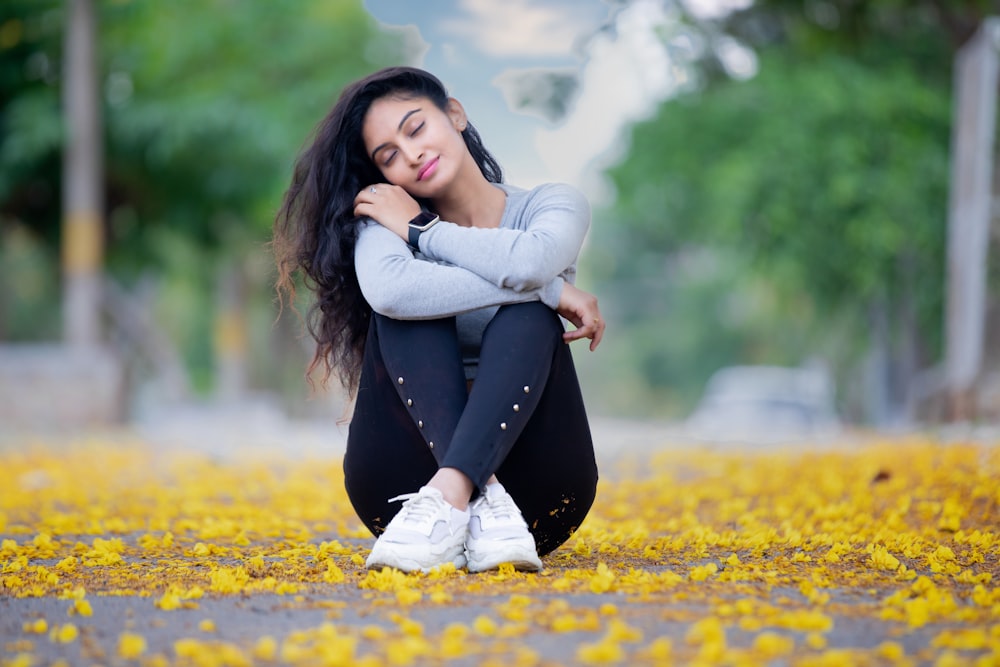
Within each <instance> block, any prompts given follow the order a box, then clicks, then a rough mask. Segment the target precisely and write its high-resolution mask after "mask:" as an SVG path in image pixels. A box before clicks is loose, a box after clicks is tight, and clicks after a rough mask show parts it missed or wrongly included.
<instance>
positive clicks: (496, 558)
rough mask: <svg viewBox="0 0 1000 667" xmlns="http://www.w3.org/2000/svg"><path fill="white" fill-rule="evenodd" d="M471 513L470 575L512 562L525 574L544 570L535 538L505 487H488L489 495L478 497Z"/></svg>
mask: <svg viewBox="0 0 1000 667" xmlns="http://www.w3.org/2000/svg"><path fill="white" fill-rule="evenodd" d="M469 512H470V513H471V514H472V516H471V518H470V519H469V537H468V539H467V540H466V541H465V551H466V554H467V558H468V562H469V572H484V571H486V570H493V569H496V568H497V567H499V566H500V564H501V563H510V564H512V565H513V566H514V568H515V569H517V570H522V571H525V572H538V571H539V570H541V569H542V561H541V559H539V558H538V551H537V550H536V548H535V538H534V537H532V535H531V533H530V532H529V531H528V524H527V523H525V521H524V517H523V516H521V510H519V509H518V508H517V505H516V504H515V503H514V499H513V498H511V497H510V494H508V493H507V490H506V489H504V488H503V485H502V484H500V483H499V482H495V483H493V484H488V485H487V486H486V492H485V493H484V494H482V495H481V496H479V497H478V498H476V500H475V502H474V503H472V505H471V506H470V507H469Z"/></svg>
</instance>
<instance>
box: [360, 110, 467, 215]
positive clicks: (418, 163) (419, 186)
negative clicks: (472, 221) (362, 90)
mask: <svg viewBox="0 0 1000 667" xmlns="http://www.w3.org/2000/svg"><path fill="white" fill-rule="evenodd" d="M465 123H466V118H465V111H464V110H463V109H462V106H461V105H460V104H459V103H458V101H456V100H454V99H452V100H449V102H448V107H447V109H446V110H445V111H442V110H441V109H439V108H438V107H437V106H436V105H435V104H434V103H433V102H432V101H431V100H429V99H428V98H426V97H414V98H409V99H407V98H402V97H393V96H389V97H383V98H380V99H378V100H375V101H374V102H373V103H372V105H371V106H370V107H369V108H368V113H366V114H365V120H364V125H363V127H362V136H363V138H364V143H365V150H366V151H367V152H368V156H369V157H370V158H371V159H372V161H373V162H374V164H375V166H376V167H378V168H379V169H380V170H381V172H382V175H383V176H384V177H385V179H386V181H388V182H389V183H392V184H393V185H398V186H400V187H402V188H403V189H404V190H406V191H407V192H409V193H410V194H411V195H413V196H414V197H426V198H429V199H433V198H434V196H435V195H437V194H440V193H441V192H442V190H443V189H444V188H445V187H447V186H448V185H449V184H450V183H451V182H452V181H453V180H454V179H455V176H456V175H457V174H458V173H459V172H460V170H461V169H462V168H464V167H465V166H466V165H467V164H468V163H469V162H471V155H469V150H468V148H466V145H465V141H464V140H463V139H462V134H461V131H462V130H463V129H465ZM474 164H475V163H474V162H473V165H474Z"/></svg>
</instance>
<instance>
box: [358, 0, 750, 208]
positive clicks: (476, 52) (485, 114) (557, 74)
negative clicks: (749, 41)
mask: <svg viewBox="0 0 1000 667" xmlns="http://www.w3.org/2000/svg"><path fill="white" fill-rule="evenodd" d="M685 2H686V4H687V5H688V7H689V9H690V10H691V11H692V12H693V13H694V14H696V15H698V16H701V17H712V16H718V15H720V14H722V13H724V12H726V11H728V10H730V9H734V8H737V7H742V6H745V5H746V4H747V3H748V2H749V0H685ZM365 7H366V9H367V10H368V12H369V13H371V14H372V16H373V17H374V18H375V19H376V20H377V21H378V22H379V23H380V24H381V26H382V27H383V29H385V30H389V31H395V32H398V33H399V35H400V38H401V39H404V40H406V43H407V44H408V45H409V49H410V51H411V52H412V54H413V56H412V59H411V62H410V63H408V64H411V65H415V66H418V67H422V68H424V69H427V70H428V71H430V72H432V73H434V74H435V75H437V76H438V77H439V78H440V79H441V80H442V81H443V82H444V84H445V86H446V87H447V88H448V91H449V93H450V94H451V95H452V96H453V97H455V98H457V99H458V100H459V101H460V102H462V104H463V105H464V106H465V108H466V111H467V113H468V115H469V119H470V121H471V122H472V123H473V124H474V125H475V126H476V128H477V129H478V130H479V132H480V134H481V135H482V136H483V140H484V142H485V143H486V146H487V148H489V149H490V151H491V152H493V154H494V155H495V156H496V157H497V159H498V160H499V161H500V164H501V165H502V166H503V168H504V171H505V176H506V179H505V180H507V181H508V182H510V183H513V184H515V185H521V186H524V187H531V186H533V185H536V184H538V183H542V182H546V181H563V182H568V183H572V184H574V185H576V186H578V187H581V188H583V189H585V190H586V191H587V192H588V195H590V196H591V198H592V199H596V200H600V199H602V198H604V197H607V196H610V193H608V192H606V188H605V185H604V183H603V180H602V179H601V178H600V176H599V175H600V170H601V168H602V167H603V166H606V165H608V164H611V163H613V162H614V161H615V159H616V157H617V156H620V155H621V153H622V151H623V149H624V148H626V147H627V128H628V125H629V124H630V123H632V122H635V121H637V120H641V119H643V118H645V117H648V115H649V114H651V113H652V112H653V111H655V109H656V107H657V105H658V104H659V103H660V102H661V101H662V100H664V99H666V98H667V97H669V96H670V95H673V94H676V93H677V92H678V91H679V90H683V89H684V87H685V86H687V85H689V84H690V80H689V75H688V71H687V69H686V68H685V67H684V62H685V59H686V58H689V57H692V56H693V55H694V54H695V53H696V52H697V51H698V49H699V48H700V47H699V45H698V44H697V43H695V40H694V39H692V36H691V35H690V34H689V33H688V32H687V31H686V30H685V29H684V28H683V25H682V24H680V23H679V22H678V20H677V19H678V14H677V12H676V10H675V9H674V8H673V5H672V3H671V2H670V0H631V1H630V2H622V1H618V0H423V1H422V2H413V0H365ZM730 46H731V47H732V51H731V56H732V58H731V60H732V63H733V67H734V68H735V70H736V73H737V74H739V72H740V71H741V68H742V71H743V72H744V73H745V74H746V75H749V74H750V73H752V71H753V61H752V55H751V54H749V53H748V52H746V50H745V49H744V50H742V51H741V50H740V49H739V47H738V46H736V45H730ZM552 78H554V79H555V80H557V81H560V82H562V83H564V84H567V85H569V89H570V90H572V91H573V92H572V94H571V95H570V96H569V98H568V99H569V105H568V107H567V108H566V112H565V113H564V114H561V115H558V117H557V116H553V115H552V114H549V113H546V112H545V111H546V110H547V109H549V108H548V107H544V108H521V107H519V106H518V104H517V103H516V100H517V99H518V98H519V92H520V91H521V90H523V89H524V88H525V87H527V89H529V90H535V91H539V90H541V91H545V90H548V89H547V88H546V87H545V86H544V85H542V86H541V88H539V87H538V85H539V83H540V82H541V83H542V84H544V83H545V82H546V81H548V80H550V79H552ZM574 83H575V86H574V85H572V84H574ZM543 97H544V95H543ZM560 99H565V97H562V98H560Z"/></svg>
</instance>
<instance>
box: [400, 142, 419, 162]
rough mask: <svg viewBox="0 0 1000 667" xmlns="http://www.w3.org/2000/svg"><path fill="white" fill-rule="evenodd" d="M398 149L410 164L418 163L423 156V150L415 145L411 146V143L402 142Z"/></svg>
mask: <svg viewBox="0 0 1000 667" xmlns="http://www.w3.org/2000/svg"><path fill="white" fill-rule="evenodd" d="M399 151H400V153H402V154H403V157H404V158H406V161H407V162H409V163H410V164H420V161H421V160H422V159H423V157H424V151H423V150H421V149H420V148H419V147H417V146H413V145H412V144H409V145H407V144H404V145H402V146H400V147H399Z"/></svg>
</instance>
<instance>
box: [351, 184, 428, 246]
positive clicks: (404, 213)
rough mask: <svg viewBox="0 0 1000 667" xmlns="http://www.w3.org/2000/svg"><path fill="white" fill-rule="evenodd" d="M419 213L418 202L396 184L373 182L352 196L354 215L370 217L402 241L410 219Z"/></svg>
mask: <svg viewBox="0 0 1000 667" xmlns="http://www.w3.org/2000/svg"><path fill="white" fill-rule="evenodd" d="M419 213H420V204H418V203H417V200H416V199H414V198H413V197H411V196H410V194H409V193H408V192H407V191H406V190H404V189H403V188H401V187H399V186H398V185H390V184H388V183H373V184H372V185H369V186H367V187H366V188H365V189H364V190H362V191H361V192H359V193H358V194H357V196H356V197H355V198H354V215H358V216H365V217H366V218H371V219H372V220H374V221H375V222H377V223H378V224H380V225H382V226H383V227H385V228H386V229H388V230H389V231H391V232H393V233H395V234H397V235H398V236H399V237H400V238H401V239H403V240H404V241H405V240H406V239H407V237H408V236H409V232H410V230H409V223H410V220H413V218H415V217H417V215H418V214H419Z"/></svg>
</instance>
